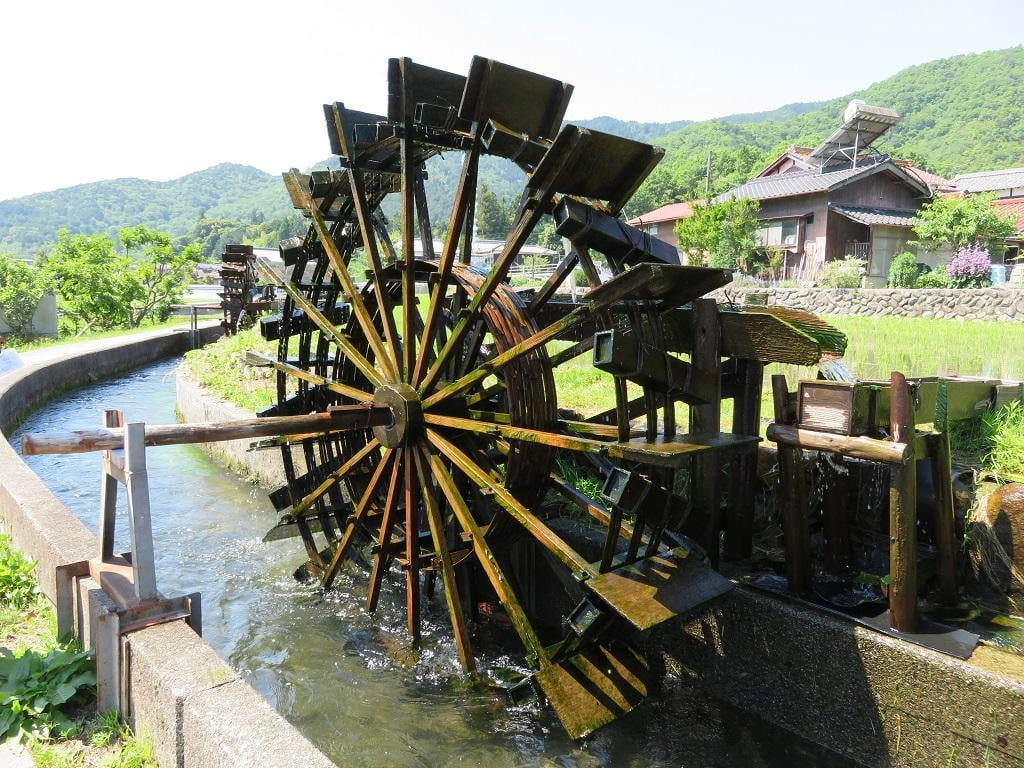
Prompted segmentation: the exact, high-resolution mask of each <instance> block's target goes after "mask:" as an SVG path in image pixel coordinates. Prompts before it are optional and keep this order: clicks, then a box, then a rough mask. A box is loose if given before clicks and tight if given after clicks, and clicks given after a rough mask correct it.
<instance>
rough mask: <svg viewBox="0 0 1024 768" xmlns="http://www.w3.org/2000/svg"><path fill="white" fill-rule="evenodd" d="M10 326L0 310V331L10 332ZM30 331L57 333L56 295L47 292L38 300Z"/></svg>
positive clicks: (38, 333) (45, 333)
mask: <svg viewBox="0 0 1024 768" xmlns="http://www.w3.org/2000/svg"><path fill="white" fill-rule="evenodd" d="M10 332H11V329H10V326H8V325H7V321H6V320H5V319H4V316H3V313H2V312H0V333H10ZM32 332H33V333H35V334H37V335H41V336H56V335H57V297H56V296H54V295H53V294H52V293H48V294H46V295H45V296H43V298H42V299H41V300H40V301H39V306H38V307H36V313H35V314H34V315H33V316H32Z"/></svg>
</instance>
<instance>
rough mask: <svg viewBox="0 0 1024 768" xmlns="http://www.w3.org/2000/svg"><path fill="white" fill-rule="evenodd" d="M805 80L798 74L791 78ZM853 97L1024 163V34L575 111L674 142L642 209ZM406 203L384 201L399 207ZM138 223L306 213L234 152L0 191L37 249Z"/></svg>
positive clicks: (939, 148)
mask: <svg viewBox="0 0 1024 768" xmlns="http://www.w3.org/2000/svg"><path fill="white" fill-rule="evenodd" d="M798 87H799V84H798V83H793V84H792V88H793V91H794V92H796V89H797V88H798ZM794 95H796V93H794ZM851 98H863V99H864V100H865V101H867V102H868V103H869V104H876V105H878V106H883V107H891V108H893V109H897V110H899V111H900V113H901V114H902V115H903V118H902V120H901V121H900V123H899V124H898V125H897V126H896V127H895V128H894V129H893V130H892V131H890V133H889V134H888V135H887V136H886V137H885V139H884V140H883V141H882V142H881V143H880V145H879V146H880V148H881V149H884V150H888V151H892V152H893V153H895V154H897V155H898V156H900V157H905V158H908V159H911V160H913V161H914V162H915V163H917V164H918V165H920V166H922V167H924V168H927V169H928V170H932V171H935V172H937V173H941V174H944V175H953V174H955V173H965V172H970V171H976V170H982V169H985V168H1000V167H1011V166H1012V167H1016V166H1024V109H1022V108H1021V105H1022V104H1024V47H1020V46H1019V47H1016V48H1009V49H1006V50H1001V51H990V52H988V53H980V54H970V55H966V56H956V57H953V58H948V59H941V60H938V61H933V62H929V63H927V64H921V65H918V66H914V67H910V68H908V69H905V70H903V71H901V72H898V73H897V74H895V75H893V76H892V77H889V78H887V79H885V80H882V81H880V82H878V83H875V84H873V85H870V86H868V87H866V88H865V89H864V90H861V91H856V92H854V93H850V94H845V95H843V96H841V97H839V98H836V99H833V100H831V101H828V102H807V103H792V104H787V105H785V106H783V107H779V108H778V109H775V110H772V111H770V112H757V113H750V114H737V115H729V116H727V117H723V118H720V119H718V120H704V121H699V122H688V121H677V122H675V123H640V122H635V121H627V120H620V119H617V118H612V117H607V116H604V117H597V118H593V119H591V120H583V121H575V122H577V123H578V124H580V125H583V126H585V127H590V128H593V129H595V130H602V131H607V132H609V133H616V134H618V135H622V136H626V137H628V138H635V139H640V140H644V141H655V142H656V143H659V144H662V145H663V146H664V147H665V148H666V150H667V154H666V157H665V159H664V160H663V161H662V163H661V164H660V165H659V167H658V168H657V169H656V170H655V172H654V174H652V176H651V178H650V180H649V181H648V182H647V183H646V184H645V185H644V186H643V187H641V189H640V191H639V192H638V193H637V195H636V196H635V197H634V199H633V201H632V202H631V204H630V206H629V207H628V208H627V211H626V212H627V214H634V213H639V212H642V211H644V210H649V209H651V208H654V207H657V206H659V205H663V204H665V203H668V202H672V201H674V200H689V199H693V198H699V197H703V196H704V194H705V192H706V191H710V192H711V193H712V194H714V193H717V192H720V191H723V190H725V189H729V188H730V187H732V186H734V185H736V184H739V183H741V182H743V181H745V180H746V179H747V178H749V177H750V176H751V175H752V174H754V173H756V172H757V171H758V170H760V168H761V167H763V166H764V165H765V164H766V163H767V162H768V160H769V159H770V158H771V157H773V156H774V155H775V153H777V152H779V151H781V150H782V149H784V148H785V147H786V146H787V145H789V144H791V143H795V144H801V145H806V146H813V145H816V144H817V143H819V142H820V141H821V140H822V139H823V138H824V137H825V136H826V135H827V134H828V133H829V132H831V131H832V129H834V128H835V127H837V126H838V125H839V123H840V121H841V119H842V118H841V115H842V111H843V109H844V107H845V106H846V104H847V103H848V102H849V100H850V99H851ZM709 153H710V155H711V166H712V174H711V184H710V187H708V185H707V179H706V167H707V160H708V155H709ZM458 170H459V158H458V156H457V155H455V154H454V153H453V154H448V155H446V156H444V157H438V158H433V159H432V160H431V161H429V165H428V173H429V179H428V182H427V195H428V198H429V201H430V208H431V211H433V212H434V224H435V226H443V223H444V222H445V221H446V220H447V206H449V205H450V201H451V198H452V194H453V192H454V188H455V184H456V180H457V177H458ZM480 183H481V184H482V185H483V184H486V185H487V186H488V187H489V188H490V189H492V190H493V191H494V192H495V193H497V195H498V196H499V197H502V198H511V197H513V196H516V195H518V194H519V192H520V191H521V190H522V186H523V175H522V173H521V172H520V171H519V170H518V169H517V168H515V166H513V165H512V164H511V163H509V162H507V161H504V160H501V159H499V158H493V157H485V158H483V160H482V162H481V166H480ZM396 210H397V208H396V205H389V206H388V212H389V213H391V214H394V212H395V211H396ZM200 219H202V221H200ZM139 223H142V224H146V225H148V226H151V227H155V228H157V229H161V230H165V231H168V232H171V233H172V234H174V235H175V236H178V237H191V238H193V239H197V240H200V241H201V242H202V243H203V244H204V248H205V250H206V252H207V255H213V254H215V253H217V252H218V250H219V248H220V246H221V244H222V243H224V242H229V241H236V242H237V241H242V242H253V243H256V244H261V245H269V244H272V243H275V242H276V241H277V239H279V237H280V236H281V235H287V234H291V233H292V231H293V230H297V229H301V227H302V223H301V221H300V220H299V219H298V217H297V216H296V215H295V214H294V212H293V211H292V210H291V208H290V205H289V203H288V199H287V196H286V194H285V192H284V186H283V185H282V183H281V180H280V177H279V176H277V175H272V174H269V173H265V172H264V171H260V170H257V169H256V168H252V167H249V166H244V165H235V164H231V163H224V164H221V165H217V166H214V167H213V168H208V169H206V170H204V171H199V172H197V173H192V174H189V175H187V176H183V177H181V178H180V179H174V180H173V181H167V182H154V181H144V180H141V179H114V180H111V181H101V182H96V183H93V184H82V185H79V186H76V187H68V188H66V189H59V190H56V191H54V192H44V193H41V194H36V195H29V196H27V197H22V198H17V199H14V200H7V201H0V251H10V252H13V253H18V254H23V255H30V254H33V253H35V252H37V251H38V250H39V249H40V248H41V247H43V246H44V245H45V244H46V243H49V242H51V241H52V240H53V239H54V237H55V235H56V231H57V230H58V229H59V228H61V227H66V228H67V229H69V230H71V231H73V232H81V233H93V232H110V233H111V234H115V233H116V231H117V229H118V228H120V227H124V226H129V225H133V224H139Z"/></svg>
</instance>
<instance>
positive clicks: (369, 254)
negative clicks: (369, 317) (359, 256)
mask: <svg viewBox="0 0 1024 768" xmlns="http://www.w3.org/2000/svg"><path fill="white" fill-rule="evenodd" d="M348 179H349V184H350V186H351V187H352V204H353V207H354V209H355V212H356V218H357V219H358V220H359V231H360V232H362V235H363V249H364V250H365V251H366V260H367V261H368V262H369V263H370V278H371V280H372V281H373V290H374V293H375V294H376V296H377V305H378V306H379V307H380V314H381V320H382V322H383V324H384V340H385V341H386V342H387V344H388V348H389V351H390V359H391V361H392V362H393V363H394V364H395V365H396V366H397V371H398V372H399V373H400V371H401V362H400V357H399V350H400V348H401V342H400V341H399V338H398V329H397V328H396V327H395V308H394V305H393V304H392V303H391V296H390V295H389V294H388V291H387V288H386V286H385V285H384V278H383V272H384V265H383V263H382V262H381V260H380V251H379V250H378V249H377V236H376V234H375V233H374V231H373V221H372V218H371V216H372V214H371V213H370V207H369V203H367V201H366V190H365V188H364V186H363V174H362V171H361V170H360V169H359V168H356V167H354V166H351V167H349V169H348Z"/></svg>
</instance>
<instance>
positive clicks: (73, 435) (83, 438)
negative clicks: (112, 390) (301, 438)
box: [21, 405, 392, 456]
mask: <svg viewBox="0 0 1024 768" xmlns="http://www.w3.org/2000/svg"><path fill="white" fill-rule="evenodd" d="M391 420H392V415H391V410H390V409H389V408H383V407H377V406H368V405H341V406H336V407H334V408H332V409H331V410H330V411H326V412H321V413H311V414H307V415H304V416H270V417H267V418H263V419H239V420H237V421H219V422H218V421H214V422H197V423H193V424H147V425H146V445H147V446H154V445H183V444H189V443H212V442H220V441H224V440H245V439H248V438H257V437H273V436H276V435H294V434H322V433H327V432H344V431H347V430H359V429H370V428H371V427H375V426H384V425H387V424H390V423H391ZM123 447H124V428H123V427H110V428H108V429H82V430H77V431H73V432H59V433H49V434H36V435H24V436H23V437H22V438H21V453H22V455H23V456H35V455H38V454H43V453H89V452H91V451H111V450H117V449H119V448H123Z"/></svg>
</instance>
